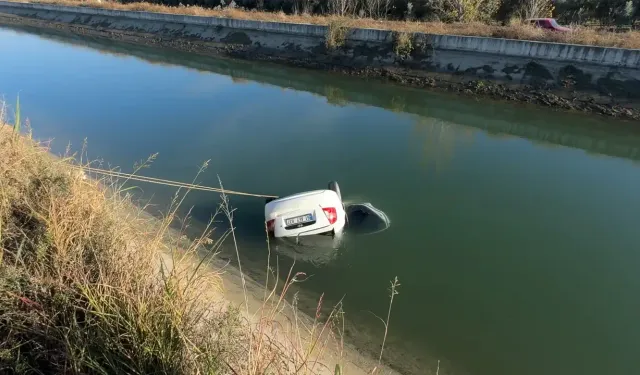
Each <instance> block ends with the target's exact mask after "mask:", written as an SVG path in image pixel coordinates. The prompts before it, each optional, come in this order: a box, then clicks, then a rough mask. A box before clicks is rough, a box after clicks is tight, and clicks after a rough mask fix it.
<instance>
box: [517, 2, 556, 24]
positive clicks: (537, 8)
mask: <svg viewBox="0 0 640 375" xmlns="http://www.w3.org/2000/svg"><path fill="white" fill-rule="evenodd" d="M519 13H520V17H521V18H523V19H527V18H543V17H551V16H553V4H552V3H551V0H524V1H523V2H522V3H521V4H520V12H519Z"/></svg>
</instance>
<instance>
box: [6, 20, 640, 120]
mask: <svg viewBox="0 0 640 375" xmlns="http://www.w3.org/2000/svg"><path fill="white" fill-rule="evenodd" d="M0 24H6V25H16V26H30V27H37V28H44V29H55V30H60V31H65V32H69V33H72V34H77V35H84V36H91V37H99V38H106V39H109V40H114V41H121V42H125V43H132V44H138V45H144V46H154V47H160V48H169V49H174V50H179V51H185V52H191V53H198V54H202V55H208V56H225V57H233V58H241V59H246V60H258V61H272V62H276V63H280V64H285V65H288V66H295V67H302V68H310V69H317V70H325V71H331V72H336V73H339V74H348V75H352V76H359V77H364V78H375V79H380V80H386V81H390V82H393V83H396V84H401V85H406V86H414V87H420V88H425V89H430V90H441V91H448V92H454V93H457V94H460V95H465V96H485V97H490V98H493V99H497V100H505V101H513V102H524V103H533V104H537V105H541V106H545V107H550V108H555V109H560V110H572V111H580V112H587V113H594V114H600V115H605V116H611V117H617V118H623V119H630V120H640V108H638V105H637V103H635V102H633V101H626V102H625V103H621V102H620V101H616V100H615V99H613V98H607V97H602V96H599V95H591V94H590V93H584V92H581V91H577V90H574V88H575V87H576V86H577V85H578V82H576V81H577V79H574V78H573V77H571V76H569V77H568V78H567V79H565V80H563V82H562V86H564V87H563V88H561V89H556V88H550V87H549V86H548V85H545V84H544V83H540V84H536V85H527V86H523V85H515V84H508V83H499V82H496V81H491V80H479V79H477V78H475V79H473V78H471V77H468V76H464V75H459V74H445V73H433V72H426V71H423V70H419V69H412V68H411V66H407V65H408V64H405V65H403V64H400V66H399V67H389V68H385V67H364V68H363V67H354V66H349V64H348V63H346V62H345V61H344V60H340V59H338V60H337V61H335V59H327V58H324V57H323V58H320V57H319V58H318V59H315V58H299V57H293V56H287V55H282V56H275V55H273V54H265V53H259V52H256V51H255V50H252V49H248V48H247V47H246V45H245V44H243V43H241V41H239V42H238V43H236V42H234V41H230V42H229V43H215V42H204V41H200V40H195V39H183V38H176V37H169V38H168V37H161V36H158V35H154V34H149V33H142V32H133V31H115V30H112V29H105V28H100V27H98V28H94V27H88V26H84V25H80V24H73V23H61V22H52V21H45V20H40V19H34V18H25V17H17V16H12V15H7V14H2V15H0Z"/></svg>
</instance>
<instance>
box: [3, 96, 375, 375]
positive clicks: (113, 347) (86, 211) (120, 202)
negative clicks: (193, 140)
mask: <svg viewBox="0 0 640 375" xmlns="http://www.w3.org/2000/svg"><path fill="white" fill-rule="evenodd" d="M2 108H4V107H2ZM17 112H18V113H19V109H18V111H17ZM1 114H2V113H0V115H1ZM20 123H21V121H20V117H19V115H18V116H16V120H15V122H14V124H13V125H12V126H8V125H7V124H5V123H3V122H2V121H0V373H36V374H37V373H41V374H56V373H58V374H125V373H126V374H150V373H155V374H247V375H253V374H292V373H297V374H312V373H334V370H335V371H338V372H339V371H341V369H342V368H351V369H353V370H352V371H349V373H350V374H360V373H362V374H364V373H368V372H370V371H362V370H359V369H358V368H356V367H354V366H351V365H350V364H349V362H348V361H349V360H348V359H347V356H346V355H343V350H344V343H343V341H342V331H341V328H340V327H342V326H341V324H343V321H342V319H343V318H342V313H341V310H340V307H339V306H338V307H336V308H333V309H330V312H327V313H323V312H321V311H326V310H324V309H321V307H322V306H321V301H320V302H319V305H318V313H317V315H316V316H315V317H314V319H309V318H305V317H303V316H302V315H301V314H299V313H298V311H297V310H296V308H295V306H292V305H290V304H288V303H287V302H286V301H285V296H286V294H287V290H288V289H289V287H290V286H291V285H292V284H293V283H295V282H297V281H300V280H299V279H300V277H301V276H302V274H299V273H295V272H292V270H290V271H289V274H288V275H287V276H286V277H283V278H282V279H283V282H282V283H280V284H277V283H274V282H272V283H271V284H270V285H271V286H270V287H269V288H268V289H267V288H265V289H264V292H262V291H261V293H260V294H261V295H264V297H263V298H262V299H260V300H254V301H252V300H251V297H250V296H249V295H250V292H249V291H248V290H249V289H250V286H249V284H250V281H249V280H245V278H244V276H243V275H242V274H240V276H239V277H240V280H241V281H238V282H237V283H236V285H239V287H238V288H239V289H240V293H241V296H240V298H239V300H240V301H242V302H240V303H239V304H234V303H231V302H230V300H229V299H225V295H224V294H222V293H221V288H222V282H223V281H224V277H222V276H221V274H220V272H219V271H215V267H213V264H214V263H212V262H213V261H214V256H215V253H216V252H217V250H218V249H219V246H220V244H221V243H222V242H223V241H225V240H233V241H232V242H235V239H234V233H233V231H227V232H224V233H217V235H216V236H215V237H214V236H213V233H212V231H211V230H210V228H211V227H210V226H209V227H207V229H205V231H204V232H203V233H202V235H201V236H199V237H197V238H196V239H195V240H188V239H187V238H186V235H185V233H183V232H182V231H180V230H175V229H171V227H172V224H173V223H174V221H175V220H177V217H176V213H177V210H178V207H179V206H180V203H181V202H182V200H183V199H184V197H185V196H186V195H187V194H188V193H189V192H188V191H182V192H180V191H178V192H177V193H176V195H175V198H174V200H173V202H172V204H171V208H170V209H169V211H168V212H167V215H166V217H165V219H164V220H158V219H155V218H151V217H150V216H149V215H147V214H145V213H144V211H143V210H142V209H141V208H137V207H136V206H135V205H134V204H133V203H132V201H131V197H130V196H129V195H128V193H127V190H126V189H123V188H122V183H123V181H115V180H110V179H101V180H99V179H93V178H87V177H86V176H85V174H84V173H82V172H81V171H80V170H79V169H78V168H77V164H76V161H77V160H82V155H73V156H69V157H62V158H56V157H53V156H52V155H51V154H50V153H49V149H48V144H47V143H41V142H36V141H34V140H33V139H31V137H30V136H29V135H24V133H23V134H22V135H21V134H20V132H19V129H18V128H19V127H18V126H16V124H20ZM144 164H145V163H143V165H144ZM222 202H223V203H222V205H221V208H220V212H221V213H222V214H224V213H225V212H227V213H228V210H229V207H228V205H227V204H225V202H226V201H225V200H224V199H223V201H222ZM218 219H220V218H218ZM184 227H185V224H183V225H182V226H178V228H184ZM236 251H237V249H236ZM203 253H207V254H211V257H205V258H203V257H202V255H201V254H203ZM277 276H278V275H274V278H273V279H272V280H277V279H278V277H277ZM227 281H228V280H227ZM225 282H226V281H225ZM221 296H222V298H221ZM287 311H289V313H287ZM336 366H337V367H336ZM369 370H371V371H374V372H377V373H380V372H381V371H380V367H378V368H377V369H375V362H374V365H373V366H371V367H370V368H369ZM345 373H346V372H345Z"/></svg>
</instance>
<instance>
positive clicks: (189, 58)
mask: <svg viewBox="0 0 640 375" xmlns="http://www.w3.org/2000/svg"><path fill="white" fill-rule="evenodd" d="M11 29H13V30H18V31H20V30H26V31H28V32H29V33H31V34H37V35H39V36H40V37H42V38H45V39H52V40H57V41H62V42H65V43H70V44H74V45H78V46H80V47H81V48H87V47H89V48H91V49H97V50H99V51H101V53H106V54H112V55H115V56H127V57H129V58H130V57H132V56H133V57H136V58H139V59H142V60H144V61H146V62H150V63H152V64H157V65H161V66H172V65H177V66H180V67H186V68H190V69H195V70H198V71H207V72H213V73H218V74H223V75H227V76H230V77H232V82H233V83H234V84H235V83H238V84H242V83H243V82H247V81H251V82H258V83H262V84H269V85H276V86H278V87H280V88H281V89H283V90H286V89H288V88H291V89H295V90H301V91H306V92H310V93H314V94H316V95H320V96H322V97H325V98H326V99H327V101H328V102H329V103H331V104H334V105H336V106H345V105H347V104H358V103H361V104H365V105H370V106H376V107H381V108H386V109H389V110H391V111H394V112H404V113H410V114H415V115H419V116H421V117H424V118H426V119H427V120H425V121H426V122H429V121H431V120H429V119H439V120H441V121H443V122H444V123H445V124H446V126H445V128H447V127H448V125H449V124H460V125H464V126H467V127H472V128H478V129H482V130H485V131H487V132H489V133H493V134H503V135H504V136H507V135H512V136H516V137H519V138H528V139H531V140H532V141H539V142H542V143H553V144H558V145H563V146H569V147H573V148H581V149H584V150H586V151H588V152H596V153H601V154H606V155H611V156H619V157H625V158H632V159H640V146H639V145H640V133H639V132H638V130H637V129H636V128H635V127H633V126H630V125H632V124H631V123H630V122H626V121H618V120H615V119H607V120H606V123H605V122H603V118H601V117H599V116H583V117H581V118H579V119H578V118H576V116H575V114H567V113H556V114H554V116H556V121H554V122H553V123H550V122H549V121H547V120H546V119H545V114H546V113H548V112H549V110H548V109H545V108H539V107H530V106H526V105H514V104H508V105H507V104H500V103H494V102H487V103H484V102H480V103H478V101H477V100H473V99H470V98H464V97H462V98H461V97H459V96H457V95H448V94H442V93H438V94H437V95H435V94H430V93H429V92H428V91H426V90H422V89H420V90H418V89H412V88H406V87H395V86H393V85H389V84H382V83H380V82H377V81H375V80H363V79H361V78H357V77H344V76H339V75H333V74H323V73H315V72H309V71H306V70H296V74H292V73H291V70H290V69H287V68H283V67H282V66H278V65H272V64H268V63H263V62H260V63H254V62H247V61H238V60H227V59H219V58H218V59H213V58H209V57H206V56H199V55H195V54H187V53H178V52H174V53H172V52H169V51H163V50H158V49H154V48H151V47H142V46H135V45H126V44H119V43H116V42H112V41H108V40H101V39H98V38H87V37H79V36H75V35H70V34H68V33H64V32H62V31H57V32H51V31H47V32H46V33H43V32H42V30H39V29H34V28H30V27H19V28H18V27H13V26H12V27H11ZM503 107H504V108H503ZM559 123H560V124H562V125H558V124H559ZM431 126H437V125H435V124H433V123H432V125H431ZM445 128H442V129H436V130H435V132H436V133H437V134H439V135H438V137H443V138H441V139H442V140H441V141H439V142H441V143H444V144H446V142H449V141H447V140H446V139H447V137H449V134H448V133H447V132H448V131H449V129H445ZM442 130H444V132H442ZM441 147H444V146H441ZM444 148H446V147H444ZM434 152H435V154H437V155H440V157H439V158H436V160H446V158H447V156H446V155H447V153H446V152H444V154H442V152H443V151H442V149H441V151H429V155H432V154H433V153H434ZM443 157H444V159H443ZM429 158H431V156H429Z"/></svg>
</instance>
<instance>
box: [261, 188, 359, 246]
mask: <svg viewBox="0 0 640 375" xmlns="http://www.w3.org/2000/svg"><path fill="white" fill-rule="evenodd" d="M264 217H265V221H266V223H267V230H268V231H269V233H271V234H273V236H275V237H300V236H310V235H315V234H327V235H333V236H334V237H339V236H341V235H342V230H343V229H344V227H345V225H346V223H347V215H346V212H345V209H344V206H343V204H342V197H341V195H340V187H339V186H338V183H337V182H330V183H329V186H328V188H327V189H325V190H315V191H308V192H304V193H298V194H294V195H290V196H287V197H283V198H278V199H275V200H272V201H270V202H267V204H266V205H265V207H264Z"/></svg>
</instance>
